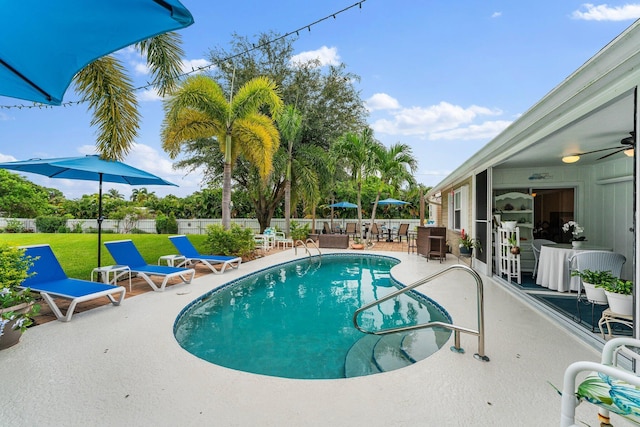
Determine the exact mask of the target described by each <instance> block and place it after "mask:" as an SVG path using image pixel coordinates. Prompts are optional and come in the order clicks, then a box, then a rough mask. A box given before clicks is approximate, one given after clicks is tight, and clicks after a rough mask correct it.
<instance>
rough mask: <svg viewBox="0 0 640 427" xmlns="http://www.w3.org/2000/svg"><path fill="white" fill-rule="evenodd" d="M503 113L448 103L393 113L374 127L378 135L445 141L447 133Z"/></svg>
mask: <svg viewBox="0 0 640 427" xmlns="http://www.w3.org/2000/svg"><path fill="white" fill-rule="evenodd" d="M501 114H502V111H501V110H498V109H490V108H487V107H480V106H477V105H472V106H470V107H468V108H464V107H461V106H458V105H453V104H450V103H448V102H441V103H439V104H437V105H432V106H429V107H426V108H425V107H411V108H402V109H400V110H398V111H393V112H391V113H390V115H391V118H383V119H379V120H376V121H375V122H374V123H373V124H372V125H371V127H372V128H373V129H374V130H375V131H376V132H379V133H385V134H390V135H402V136H409V135H414V136H421V137H423V138H428V139H444V136H445V135H448V133H450V132H453V131H457V130H460V129H463V128H464V126H469V125H472V124H473V122H474V121H475V120H477V119H478V118H479V117H482V116H498V115H501Z"/></svg>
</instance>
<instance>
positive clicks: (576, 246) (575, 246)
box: [571, 240, 582, 249]
mask: <svg viewBox="0 0 640 427" xmlns="http://www.w3.org/2000/svg"><path fill="white" fill-rule="evenodd" d="M571 247H572V248H573V249H579V248H581V247H582V241H581V240H573V241H571Z"/></svg>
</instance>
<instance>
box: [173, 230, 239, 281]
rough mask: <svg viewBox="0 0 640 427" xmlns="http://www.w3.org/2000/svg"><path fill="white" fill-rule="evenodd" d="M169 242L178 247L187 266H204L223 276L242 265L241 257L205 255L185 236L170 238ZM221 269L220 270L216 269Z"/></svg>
mask: <svg viewBox="0 0 640 427" xmlns="http://www.w3.org/2000/svg"><path fill="white" fill-rule="evenodd" d="M169 240H171V243H173V246H175V247H176V249H177V250H178V252H180V254H181V255H183V256H184V257H185V259H186V263H187V264H191V265H193V264H197V263H199V262H201V263H202V264H204V265H206V266H207V267H209V269H210V270H211V271H212V272H214V273H215V274H222V273H224V272H225V271H226V270H227V269H232V268H238V267H240V264H241V263H242V258H241V257H234V256H225V255H203V254H201V253H199V252H198V250H197V249H196V248H195V247H194V246H193V244H192V243H191V241H190V240H189V239H188V238H187V236H185V235H177V236H169ZM216 266H218V267H220V270H218V269H217V268H216Z"/></svg>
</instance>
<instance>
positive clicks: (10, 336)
mask: <svg viewBox="0 0 640 427" xmlns="http://www.w3.org/2000/svg"><path fill="white" fill-rule="evenodd" d="M32 305H33V303H24V304H19V305H15V306H13V307H7V308H0V314H3V313H8V312H10V311H15V312H19V313H25V312H27V311H29V310H31V306H32ZM15 324H16V321H15V320H10V321H9V322H8V323H7V324H5V325H4V329H3V330H2V335H0V350H4V349H5V348H9V347H12V346H14V345H16V344H18V341H20V337H21V336H22V331H21V330H20V329H13V326H14V325H15Z"/></svg>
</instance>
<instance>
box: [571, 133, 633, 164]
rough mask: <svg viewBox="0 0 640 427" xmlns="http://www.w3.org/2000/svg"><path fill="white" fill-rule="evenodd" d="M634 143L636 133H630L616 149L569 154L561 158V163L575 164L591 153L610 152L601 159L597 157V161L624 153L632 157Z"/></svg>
mask: <svg viewBox="0 0 640 427" xmlns="http://www.w3.org/2000/svg"><path fill="white" fill-rule="evenodd" d="M635 142H636V133H635V132H633V131H631V132H629V136H627V137H625V138H622V139H621V140H620V144H621V146H616V147H608V148H601V149H599V150H593V151H586V152H584V153H576V154H571V155H568V156H564V157H563V158H562V161H563V162H565V163H575V162H577V161H578V160H580V156H584V155H585V154H593V153H601V152H603V151H611V150H614V151H611V152H610V153H607V154H605V155H604V156H602V157H598V159H597V160H602V159H606V158H607V157H610V156H613V155H614V154H617V153H619V152H621V151H622V152H624V154H626V155H627V156H629V157H632V156H633V150H634V147H635Z"/></svg>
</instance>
